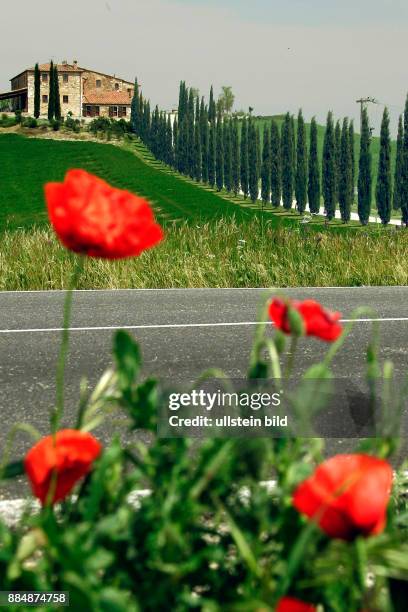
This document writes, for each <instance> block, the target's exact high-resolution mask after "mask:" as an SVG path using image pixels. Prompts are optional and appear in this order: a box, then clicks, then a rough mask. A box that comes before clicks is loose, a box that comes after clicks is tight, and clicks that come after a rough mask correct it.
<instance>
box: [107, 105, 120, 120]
mask: <svg viewBox="0 0 408 612" xmlns="http://www.w3.org/2000/svg"><path fill="white" fill-rule="evenodd" d="M118 114H119V109H118V107H117V106H110V107H109V117H117V116H118Z"/></svg>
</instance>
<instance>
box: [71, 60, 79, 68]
mask: <svg viewBox="0 0 408 612" xmlns="http://www.w3.org/2000/svg"><path fill="white" fill-rule="evenodd" d="M72 63H73V64H74V68H75V70H76V69H77V68H78V60H74V61H73V62H72Z"/></svg>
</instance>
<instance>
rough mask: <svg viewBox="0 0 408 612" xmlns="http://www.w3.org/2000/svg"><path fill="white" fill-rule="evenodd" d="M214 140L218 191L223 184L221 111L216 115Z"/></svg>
mask: <svg viewBox="0 0 408 612" xmlns="http://www.w3.org/2000/svg"><path fill="white" fill-rule="evenodd" d="M216 140H217V150H216V168H215V173H216V179H215V180H216V185H217V189H218V191H221V189H222V188H223V186H224V130H223V122H222V116H221V113H218V117H217V127H216Z"/></svg>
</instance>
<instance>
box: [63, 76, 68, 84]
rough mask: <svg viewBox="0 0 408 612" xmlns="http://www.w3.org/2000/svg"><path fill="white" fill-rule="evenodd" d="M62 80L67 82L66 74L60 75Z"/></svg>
mask: <svg viewBox="0 0 408 612" xmlns="http://www.w3.org/2000/svg"><path fill="white" fill-rule="evenodd" d="M62 80H63V81H64V83H68V75H67V74H63V75H62Z"/></svg>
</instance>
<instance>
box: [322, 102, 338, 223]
mask: <svg viewBox="0 0 408 612" xmlns="http://www.w3.org/2000/svg"><path fill="white" fill-rule="evenodd" d="M335 149H336V143H335V139H334V126H333V114H332V113H331V112H329V114H328V115H327V124H326V132H325V135H324V143H323V158H322V192H323V200H324V210H325V214H326V217H327V219H328V220H329V221H331V220H332V219H334V217H335V215H336V161H335V156H336V152H335Z"/></svg>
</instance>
